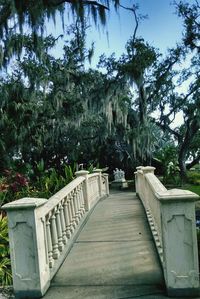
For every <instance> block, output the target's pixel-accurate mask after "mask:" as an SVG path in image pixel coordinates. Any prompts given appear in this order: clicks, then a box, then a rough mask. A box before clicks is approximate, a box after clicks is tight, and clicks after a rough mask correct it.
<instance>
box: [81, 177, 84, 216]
mask: <svg viewBox="0 0 200 299" xmlns="http://www.w3.org/2000/svg"><path fill="white" fill-rule="evenodd" d="M81 209H82V213H83V215H84V214H85V201H84V195H83V183H82V184H81Z"/></svg>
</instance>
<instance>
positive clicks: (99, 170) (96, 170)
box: [93, 168, 102, 172]
mask: <svg viewBox="0 0 200 299" xmlns="http://www.w3.org/2000/svg"><path fill="white" fill-rule="evenodd" d="M93 172H102V169H100V168H96V169H94V170H93Z"/></svg>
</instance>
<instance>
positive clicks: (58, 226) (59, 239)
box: [55, 205, 63, 252]
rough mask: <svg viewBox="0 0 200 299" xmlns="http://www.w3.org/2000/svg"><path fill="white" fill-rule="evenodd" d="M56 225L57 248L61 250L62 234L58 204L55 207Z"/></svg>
mask: <svg viewBox="0 0 200 299" xmlns="http://www.w3.org/2000/svg"><path fill="white" fill-rule="evenodd" d="M55 214H56V227H57V235H58V249H59V250H60V251H61V252H62V251H63V236H62V227H61V219H60V205H58V206H57V208H56V213H55Z"/></svg>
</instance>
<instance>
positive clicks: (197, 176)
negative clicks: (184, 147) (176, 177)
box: [187, 171, 200, 185]
mask: <svg viewBox="0 0 200 299" xmlns="http://www.w3.org/2000/svg"><path fill="white" fill-rule="evenodd" d="M187 181H188V183H190V184H193V185H200V173H199V172H196V171H188V172H187Z"/></svg>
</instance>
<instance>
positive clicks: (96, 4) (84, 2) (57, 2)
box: [52, 0, 109, 10]
mask: <svg viewBox="0 0 200 299" xmlns="http://www.w3.org/2000/svg"><path fill="white" fill-rule="evenodd" d="M64 3H69V4H74V3H75V1H74V0H61V1H53V3H52V5H53V6H59V5H61V4H64ZM81 4H83V5H95V6H97V7H101V8H103V9H107V10H109V8H108V7H107V6H105V5H103V4H101V3H99V2H97V1H89V0H85V1H84V0H83V1H82V3H81Z"/></svg>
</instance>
